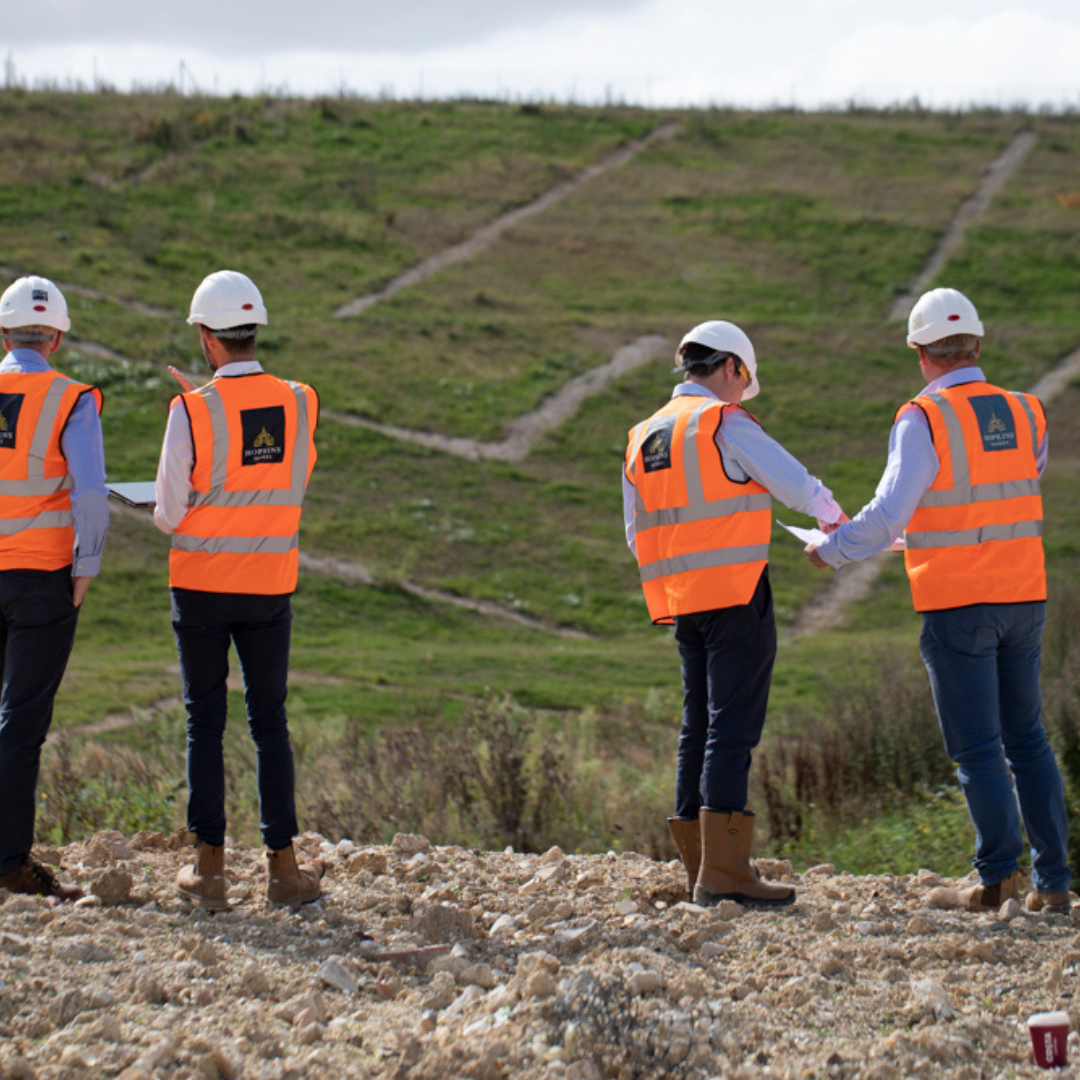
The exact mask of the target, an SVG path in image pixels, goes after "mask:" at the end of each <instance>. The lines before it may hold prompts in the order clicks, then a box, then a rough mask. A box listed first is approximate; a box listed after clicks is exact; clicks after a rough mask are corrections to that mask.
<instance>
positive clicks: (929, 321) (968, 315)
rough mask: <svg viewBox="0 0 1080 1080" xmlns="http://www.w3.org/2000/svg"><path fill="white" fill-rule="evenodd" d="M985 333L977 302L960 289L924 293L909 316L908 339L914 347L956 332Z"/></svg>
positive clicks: (981, 334) (950, 335)
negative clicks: (959, 290) (976, 305)
mask: <svg viewBox="0 0 1080 1080" xmlns="http://www.w3.org/2000/svg"><path fill="white" fill-rule="evenodd" d="M984 333H985V331H984V330H983V324H982V323H981V322H980V321H979V313H978V312H977V311H976V310H975V305H974V304H973V303H972V302H971V301H970V300H969V299H968V298H967V297H966V296H965V295H964V294H963V293H962V292H957V290H956V289H931V290H930V292H928V293H923V294H922V296H920V297H919V300H918V303H916V305H915V306H914V307H913V308H912V309H911V314H910V315H909V316H908V336H907V343H908V344H909V345H910V346H911V347H912V348H913V349H914V348H915V346H916V345H929V344H930V343H931V342H932V341H940V340H941V339H942V338H947V337H952V336H953V334H974V335H975V336H976V337H982V336H983V334H984Z"/></svg>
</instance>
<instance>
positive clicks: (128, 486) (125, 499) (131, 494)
mask: <svg viewBox="0 0 1080 1080" xmlns="http://www.w3.org/2000/svg"><path fill="white" fill-rule="evenodd" d="M105 486H106V487H107V488H108V489H109V494H110V495H114V496H115V497H116V498H118V499H119V500H120V501H121V502H122V503H127V505H128V506H140V507H147V506H154V505H156V502H157V500H156V499H155V498H154V481H153V480H136V481H132V482H129V483H125V484H106V485H105Z"/></svg>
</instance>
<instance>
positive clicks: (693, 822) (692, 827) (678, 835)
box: [667, 817, 701, 900]
mask: <svg viewBox="0 0 1080 1080" xmlns="http://www.w3.org/2000/svg"><path fill="white" fill-rule="evenodd" d="M667 823H668V828H669V829H670V830H671V839H672V840H674V841H675V846H676V847H677V848H678V849H679V858H680V859H682V864H683V866H685V867H686V894H687V898H688V899H690V900H693V899H694V885H695V884H696V883H697V876H698V870H699V869H700V868H701V822H700V821H699V820H698V819H697V818H681V817H669V818H668V819H667Z"/></svg>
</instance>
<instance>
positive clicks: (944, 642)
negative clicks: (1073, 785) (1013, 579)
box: [920, 601, 1070, 892]
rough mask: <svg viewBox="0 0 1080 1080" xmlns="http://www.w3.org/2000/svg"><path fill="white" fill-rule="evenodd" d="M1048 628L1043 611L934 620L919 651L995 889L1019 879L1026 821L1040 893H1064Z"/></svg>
mask: <svg viewBox="0 0 1080 1080" xmlns="http://www.w3.org/2000/svg"><path fill="white" fill-rule="evenodd" d="M1045 621H1046V604H1045V602H1041V601H1040V602H1036V603H1025V604H973V605H971V606H970V607H962V608H949V609H947V610H945V611H928V612H925V613H924V614H923V629H922V637H921V640H920V651H921V653H922V658H923V663H924V664H925V665H926V670H927V672H928V673H929V675H930V686H931V688H932V689H933V692H934V704H935V706H936V707H937V714H938V722H939V723H940V724H941V733H942V735H943V736H944V739H945V749H946V751H947V753H948V755H949V757H950V758H951V759H952V760H953V761H955V762H956V765H957V776H958V778H959V780H960V787H961V789H962V790H963V792H964V798H965V799H966V800H967V806H968V812H969V813H970V815H971V822H972V824H973V825H974V826H975V859H974V866H975V868H976V869H977V870H978V872H979V880H980V881H981V882H982V883H983V884H984V885H993V884H995V883H996V882H998V881H1002V880H1004V879H1005V878H1007V877H1008V876H1009V874H1011V873H1012V872H1013V871H1014V870H1015V869H1016V867H1017V862H1018V860H1019V858H1020V855H1021V854H1022V852H1023V848H1024V843H1023V837H1022V835H1021V832H1020V819H1021V816H1023V822H1024V828H1025V829H1026V830H1027V835H1028V839H1029V840H1030V842H1031V864H1032V881H1033V883H1034V885H1035V888H1036V889H1038V890H1039V891H1040V892H1066V891H1068V888H1069V881H1070V873H1069V868H1068V866H1067V865H1066V859H1067V853H1066V849H1067V845H1068V822H1067V816H1066V811H1065V792H1064V789H1063V786H1062V783H1061V773H1060V771H1059V770H1058V765H1057V760H1056V759H1055V757H1054V751H1053V749H1052V748H1051V746H1050V743H1049V741H1048V739H1047V737H1046V728H1045V727H1043V722H1042V693H1041V691H1040V689H1039V669H1040V666H1041V661H1042V633H1043V624H1044V623H1045ZM1017 800H1019V808H1018V807H1017Z"/></svg>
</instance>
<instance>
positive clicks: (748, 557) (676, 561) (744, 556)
mask: <svg viewBox="0 0 1080 1080" xmlns="http://www.w3.org/2000/svg"><path fill="white" fill-rule="evenodd" d="M768 557H769V545H768V544H754V545H750V546H747V547H733V548H720V549H719V550H717V551H699V552H696V553H694V554H691V555H677V556H675V557H674V558H671V559H657V561H656V562H651V563H646V564H645V565H644V566H642V568H641V580H642V581H643V582H645V581H655V580H656V579H657V578H662V577H668V576H669V575H671V574H685V573H686V572H687V571H690V570H710V569H712V568H713V567H714V566H734V565H736V564H738V563H752V562H765V561H766V560H767V559H768Z"/></svg>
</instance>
